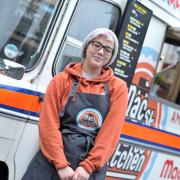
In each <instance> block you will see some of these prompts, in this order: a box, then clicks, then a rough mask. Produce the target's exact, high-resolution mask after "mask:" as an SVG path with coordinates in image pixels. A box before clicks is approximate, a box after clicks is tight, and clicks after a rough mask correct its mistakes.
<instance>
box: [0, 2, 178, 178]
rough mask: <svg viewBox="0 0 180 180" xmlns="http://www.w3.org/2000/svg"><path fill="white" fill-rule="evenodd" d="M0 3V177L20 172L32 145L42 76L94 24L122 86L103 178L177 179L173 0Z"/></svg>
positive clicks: (72, 52)
mask: <svg viewBox="0 0 180 180" xmlns="http://www.w3.org/2000/svg"><path fill="white" fill-rule="evenodd" d="M0 3H1V5H0V9H1V11H0V15H1V21H0V179H2V180H5V179H9V180H20V179H21V177H22V176H23V174H24V172H25V171H26V168H27V166H28V164H29V162H30V160H31V159H32V157H33V156H34V154H35V153H36V152H37V150H38V148H39V146H38V139H39V138H38V128H37V127H38V126H37V124H38V120H39V114H40V110H41V105H42V103H43V99H44V95H45V92H46V88H47V85H48V83H49V81H50V80H51V79H52V77H53V76H54V75H56V74H57V73H58V72H60V71H62V70H63V69H64V67H65V66H66V65H67V64H69V63H71V62H74V61H79V60H80V57H81V56H80V47H81V45H82V42H83V39H84V38H85V36H86V35H87V34H88V33H89V32H90V31H91V30H93V29H95V28H99V27H105V28H109V29H111V30H113V31H114V32H115V33H116V35H117V37H118V39H119V45H120V48H119V53H118V56H117V58H116V61H115V63H114V64H113V65H112V69H113V71H114V74H115V75H116V76H117V77H119V78H122V79H123V80H125V81H126V82H127V85H128V88H129V102H128V109H127V113H126V119H125V124H124V127H123V130H122V134H121V136H120V140H119V143H118V145H117V148H116V150H115V151H114V154H113V155H112V157H111V159H110V160H109V162H108V171H107V177H106V179H107V180H114V179H128V180H129V179H144V180H146V179H153V180H156V179H177V180H178V179H180V93H179V89H180V63H179V61H180V35H179V34H180V1H179V0H61V1H59V0H13V1H10V0H6V1H2V2H0ZM117 108H120V107H117Z"/></svg>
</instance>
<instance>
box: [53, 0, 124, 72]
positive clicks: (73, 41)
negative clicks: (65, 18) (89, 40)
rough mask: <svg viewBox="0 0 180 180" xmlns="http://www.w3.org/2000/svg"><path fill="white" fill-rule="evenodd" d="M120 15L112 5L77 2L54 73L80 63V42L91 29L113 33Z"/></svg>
mask: <svg viewBox="0 0 180 180" xmlns="http://www.w3.org/2000/svg"><path fill="white" fill-rule="evenodd" d="M120 15H121V12H120V9H119V8H118V7H117V6H115V5H114V4H112V3H109V2H106V1H101V0H83V1H79V3H78V5H77V8H76V10H75V12H74V14H73V16H72V17H73V18H72V20H71V22H70V25H69V27H68V30H67V33H66V35H65V41H64V43H63V44H62V46H61V47H60V50H59V53H58V55H57V57H56V62H55V66H54V67H55V68H54V71H55V73H58V72H60V71H62V70H63V69H64V67H65V66H66V65H67V64H69V63H70V62H75V61H80V59H81V52H80V47H81V45H82V42H83V40H84V38H85V36H86V35H87V34H88V33H89V32H91V31H92V30H93V29H96V28H99V27H105V28H109V29H111V30H113V31H115V29H116V27H117V24H118V21H119V19H120Z"/></svg>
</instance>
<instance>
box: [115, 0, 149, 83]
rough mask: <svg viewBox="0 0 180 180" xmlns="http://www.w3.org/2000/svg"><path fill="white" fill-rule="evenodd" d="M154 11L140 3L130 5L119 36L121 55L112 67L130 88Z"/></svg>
mask: <svg viewBox="0 0 180 180" xmlns="http://www.w3.org/2000/svg"><path fill="white" fill-rule="evenodd" d="M151 16H152V11H151V10H149V9H148V8H147V7H145V6H144V5H142V4H141V3H139V2H137V1H136V2H135V3H130V4H129V7H128V8H127V12H126V14H125V17H124V21H123V23H122V28H121V30H120V34H119V47H120V49H119V54H118V56H117V59H116V61H115V63H114V64H113V65H112V68H113V70H114V73H115V75H116V76H117V77H120V78H121V79H123V80H125V81H126V83H127V85H128V86H129V85H130V83H131V81H132V78H133V74H134V71H135V68H136V64H137V60H138V58H139V54H140V51H141V48H142V44H143V41H144V37H145V34H146V31H147V28H148V25H149V21H150V19H151Z"/></svg>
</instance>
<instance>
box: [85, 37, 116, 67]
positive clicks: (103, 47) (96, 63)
mask: <svg viewBox="0 0 180 180" xmlns="http://www.w3.org/2000/svg"><path fill="white" fill-rule="evenodd" d="M113 49H114V41H113V40H112V39H111V38H107V37H105V36H103V35H101V36H99V37H97V38H95V39H93V40H92V41H91V42H90V43H89V45H88V47H87V50H86V58H85V61H84V63H85V64H86V65H88V66H89V67H91V68H93V69H94V68H97V69H102V67H103V66H104V65H106V64H107V63H108V62H109V61H110V59H111V57H112V55H113Z"/></svg>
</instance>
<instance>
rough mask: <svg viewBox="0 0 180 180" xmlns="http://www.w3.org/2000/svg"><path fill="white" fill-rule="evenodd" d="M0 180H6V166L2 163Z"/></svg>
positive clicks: (0, 165)
mask: <svg viewBox="0 0 180 180" xmlns="http://www.w3.org/2000/svg"><path fill="white" fill-rule="evenodd" d="M0 180H8V166H7V164H6V163H4V162H3V161H0Z"/></svg>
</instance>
